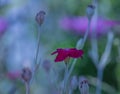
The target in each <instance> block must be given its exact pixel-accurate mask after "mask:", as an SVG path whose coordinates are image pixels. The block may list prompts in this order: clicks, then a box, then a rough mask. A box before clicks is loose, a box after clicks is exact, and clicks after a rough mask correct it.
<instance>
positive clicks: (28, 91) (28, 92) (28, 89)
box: [25, 82, 30, 94]
mask: <svg viewBox="0 0 120 94" xmlns="http://www.w3.org/2000/svg"><path fill="white" fill-rule="evenodd" d="M25 87H26V94H30V85H29V83H27V82H25Z"/></svg>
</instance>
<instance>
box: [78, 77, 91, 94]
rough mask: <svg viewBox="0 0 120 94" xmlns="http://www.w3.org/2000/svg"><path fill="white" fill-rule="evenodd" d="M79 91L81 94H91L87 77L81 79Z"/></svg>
mask: <svg viewBox="0 0 120 94" xmlns="http://www.w3.org/2000/svg"><path fill="white" fill-rule="evenodd" d="M79 90H80V92H81V94H89V86H88V81H87V79H86V78H85V77H79Z"/></svg>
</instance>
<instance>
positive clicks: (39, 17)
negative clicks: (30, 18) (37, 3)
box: [35, 11, 46, 26]
mask: <svg viewBox="0 0 120 94" xmlns="http://www.w3.org/2000/svg"><path fill="white" fill-rule="evenodd" d="M45 14H46V13H45V12H44V11H39V12H38V13H37V14H36V17H35V20H36V22H37V23H38V24H39V25H40V26H41V25H42V24H43V22H44V16H45Z"/></svg>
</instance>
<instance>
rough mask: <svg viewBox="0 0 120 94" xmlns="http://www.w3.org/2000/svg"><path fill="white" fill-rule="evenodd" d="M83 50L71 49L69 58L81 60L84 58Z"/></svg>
mask: <svg viewBox="0 0 120 94" xmlns="http://www.w3.org/2000/svg"><path fill="white" fill-rule="evenodd" d="M82 55H83V50H77V49H70V50H69V56H70V57H73V58H79V57H82Z"/></svg>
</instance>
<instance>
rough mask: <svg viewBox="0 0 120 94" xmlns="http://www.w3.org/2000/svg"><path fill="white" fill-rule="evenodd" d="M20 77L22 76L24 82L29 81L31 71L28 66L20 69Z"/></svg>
mask: <svg viewBox="0 0 120 94" xmlns="http://www.w3.org/2000/svg"><path fill="white" fill-rule="evenodd" d="M21 78H22V79H23V80H24V81H25V82H27V83H29V82H30V80H31V78H32V71H31V69H30V68H28V67H25V68H23V69H22V73H21Z"/></svg>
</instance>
